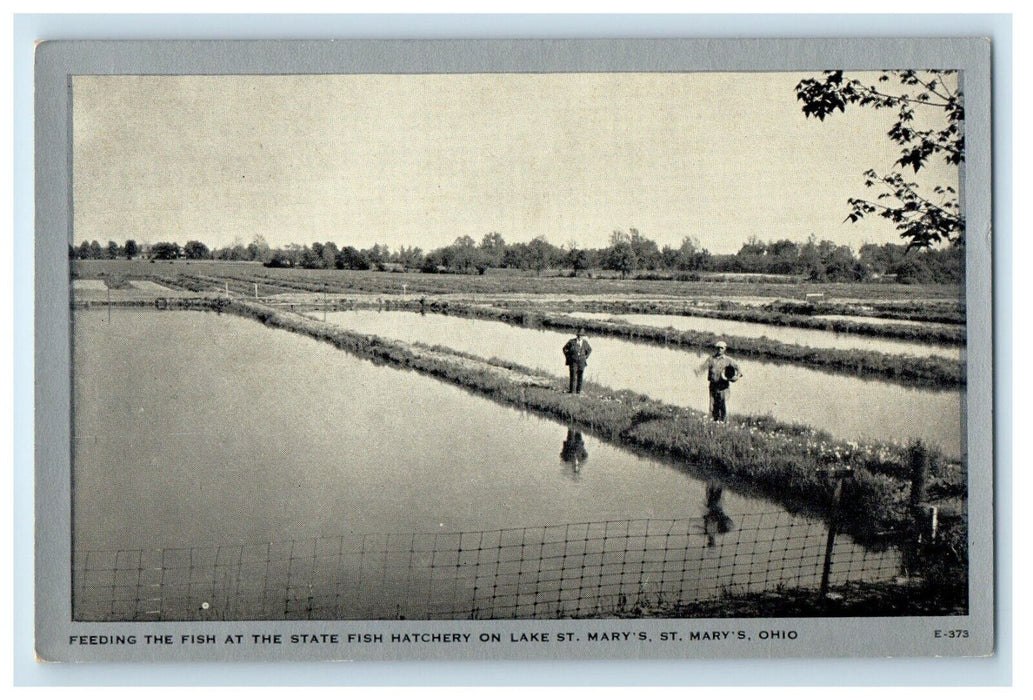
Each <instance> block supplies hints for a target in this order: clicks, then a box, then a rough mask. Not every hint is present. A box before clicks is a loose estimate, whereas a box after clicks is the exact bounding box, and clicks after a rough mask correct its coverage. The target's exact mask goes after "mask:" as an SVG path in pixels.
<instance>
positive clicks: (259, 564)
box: [73, 310, 896, 619]
mask: <svg viewBox="0 0 1033 700" xmlns="http://www.w3.org/2000/svg"><path fill="white" fill-rule="evenodd" d="M74 362H75V364H74V370H75V371H74V414H73V415H74V421H73V428H74V436H75V437H74V440H73V442H74V445H73V459H74V462H73V464H74V466H73V485H74V486H73V548H74V550H75V551H76V552H77V553H78V554H77V555H76V565H75V572H76V573H75V577H74V582H75V591H76V600H77V605H78V608H77V610H78V612H77V615H78V616H79V618H80V619H240V618H254V619H264V618H280V617H288V618H293V617H363V616H373V617H391V616H394V615H396V614H397V613H398V611H399V610H400V609H405V610H407V611H408V612H407V614H406V616H417V617H418V616H432V615H440V616H445V617H447V616H449V615H452V614H456V611H459V612H461V613H462V614H463V615H466V614H468V613H471V610H472V608H471V606H472V607H473V608H476V609H477V612H476V614H478V615H485V614H488V615H498V614H501V615H509V614H513V615H518V616H526V615H535V614H545V615H550V614H556V612H557V611H558V610H561V609H562V610H567V611H568V612H569V611H570V610H571V609H572V606H575V607H576V606H581V605H585V606H588V605H596V604H598V603H599V601H601V600H603V598H607V596H609V597H608V598H607V600H609V601H610V602H611V603H612V601H613V600H615V599H617V597H618V595H619V594H620V593H621V592H624V593H626V592H627V591H626V590H624V588H627V587H629V586H630V587H631V588H635V587H636V586H639V587H641V586H646V585H647V584H648V585H649V586H654V589H653V590H659V589H655V586H656V585H660V584H657V581H658V580H660V581H662V580H663V577H664V576H665V575H666V576H667V582H666V583H665V584H663V585H664V586H666V589H665V590H668V592H670V590H671V589H670V586H672V585H675V586H677V587H679V590H683V592H684V595H704V594H706V595H709V594H711V593H712V594H713V595H717V593H718V592H719V590H720V588H721V587H725V586H733V587H735V586H741V587H742V588H743V590H748V589H757V588H765V587H768V588H770V587H773V586H775V585H779V584H783V583H792V584H795V585H808V586H813V585H815V584H816V578H815V577H816V576H817V573H816V569H815V562H818V561H820V559H821V556H820V554H821V552H822V551H823V546H824V533H825V530H824V527H823V526H822V524H821V523H820V522H818V521H815V520H811V519H806V518H802V517H798V516H790V515H789V514H788V513H786V512H785V511H783V510H782V509H780V508H778V507H777V506H775V505H773V504H771V503H769V502H766V501H763V500H760V499H756V498H749V497H745V496H742V495H739V494H737V493H735V492H734V491H733V490H732V489H731V487H729V488H726V489H724V495H723V504H722V506H723V510H724V513H725V514H726V515H727V516H728V517H729V518H730V520H731V521H732V523H733V525H732V527H731V528H730V530H729V532H727V533H718V534H716V535H715V536H714V541H713V542H711V545H712V546H710V547H708V546H706V537H705V533H704V531H703V530H702V529H701V523H702V522H703V521H702V516H703V515H704V513H705V512H706V511H707V506H706V503H707V485H706V484H705V483H704V481H702V480H701V479H700V478H696V477H694V476H692V475H691V474H690V473H688V472H687V471H685V470H683V469H680V468H676V467H674V466H672V465H669V464H666V463H662V462H659V461H656V460H653V459H648V458H643V457H641V456H637V455H635V454H633V453H631V452H628V451H625V450H622V449H618V448H615V447H613V446H611V445H609V444H606V443H603V442H600V441H598V440H597V439H595V438H594V437H593V436H591V435H589V434H584V435H581V436H580V438H578V437H577V433H576V430H575V429H574V428H573V427H571V426H566V425H563V424H560V423H557V422H555V421H552V420H546V419H542V418H538V417H536V416H534V415H528V414H526V413H522V412H520V411H518V410H516V409H513V408H509V407H503V406H500V405H497V404H495V403H493V402H491V401H489V400H486V399H483V398H480V397H477V396H474V395H472V394H469V393H468V392H466V391H463V390H461V389H459V388H456V387H453V386H450V385H447V384H443V383H441V382H438V381H435V380H433V379H431V378H427V377H423V376H421V375H418V374H416V373H412V372H406V371H401V370H397V369H393V368H387V367H378V366H375V365H373V364H372V363H369V362H365V361H361V360H359V359H357V358H354V357H352V356H350V355H348V354H346V353H344V352H342V351H340V350H336V349H334V348H332V347H331V346H329V345H327V344H322V343H319V342H316V341H314V340H312V339H309V338H306V337H303V336H299V335H295V334H291V333H288V332H286V331H279V330H272V329H267V328H265V327H264V326H262V325H260V324H258V323H255V322H254V321H250V320H245V319H241V318H238V317H234V316H229V315H221V316H220V315H215V314H213V313H207V314H205V313H200V312H162V313H159V312H153V311H151V312H146V311H139V312H133V311H119V312H118V313H115V314H114V315H113V316H112V320H111V322H110V323H109V322H107V321H106V314H105V313H98V312H96V311H88V310H87V311H77V312H75V313H74ZM575 461H576V464H575ZM632 521H634V522H632ZM643 522H645V524H643ZM537 526H549V528H543V527H537ZM550 528H551V529H550ZM640 530H641V532H640ZM386 533H400V534H396V535H389V534H386ZM556 533H566V535H565V536H566V537H567V538H569V540H570V541H569V542H567V541H566V540H564V539H562V536H561V538H560V539H559V540H557V539H555V537H556ZM649 533H652V534H649ZM647 535H648V537H652V538H653V541H654V542H655V543H656V545H657V546H659V545H660V543H661V542H662V543H664V545H665V546H664V549H665V550H667V549H670V548H671V547H670V545H671V543H672V542H674V543H676V544H677V546H678V548H679V549H678V551H679V552H681V554H679V555H678V556H679V557H680V558H675V559H672V560H671V561H670V562H669V566H668V565H665V566H667V569H665V570H664V571H661V572H660V574H659V577H660V578H659V579H657V578H656V576H655V575H654V576H652V578H650V576H651V575H652V574H656V570H655V569H656V566H658V565H657V564H656V563H655V561H654V557H652V556H650V557H646V555H645V554H640V555H639V559H640V560H641V561H640V562H639V564H636V568H635V576H639V577H640V578H641V577H642V576H645V578H646V579H648V581H644V580H638V579H635V580H633V579H632V578H630V576H631V574H628V576H629V578H628V579H627V581H625V574H624V572H623V569H618V570H619V572H620V580H619V581H617V579H614V581H610V582H608V583H605V581H606V580H607V579H606V576H611V577H612V576H615V575H616V574H615V573H614V570H613V567H614V564H613V562H614V561H615V560H613V559H612V558H606V557H605V556H604V554H605V553H606V552H610V551H618V550H620V551H624V550H627V548H628V543H629V542H634V543H636V544H635V546H637V547H640V548H641V547H642V546H643V543H644V542H647V541H648V537H647ZM672 537H673V538H675V539H673V540H672V539H671V538H672ZM786 537H790V538H794V539H792V542H793V545H792V547H793V548H792V550H791V552H790V553H789V554H787V552H789V551H790V550H788V549H787V547H788V545H787V544H786V542H787V541H788V540H785V538H786ZM472 538H475V539H472ZM665 538H666V539H665ZM784 540H785V541H784ZM473 542H476V547H475V546H474V545H473V544H472V543H473ZM773 542H774V543H777V544H773ZM557 543H563V547H564V554H563V558H562V562H563V566H566V568H565V569H563V571H565V572H567V573H565V574H563V575H568V574H569V572H570V571H575V570H576V571H579V572H582V573H579V574H578V576H579V577H580V578H579V579H578V582H577V583H576V585H574V584H571V585H567V584H562V581H564V580H565V579H563V575H561V576H560V582H561V584H562V585H558V584H557V582H556V579H555V578H554V577H553V578H550V577H549V576H548V575H547V573H546V574H543V572H549V571H556V570H558V569H556V567H558V566H560V564H559V563H558V562H560V561H561V560H560V559H559V558H558V557H552V556H546V555H545V552H546V551H547V548H549V547H552V548H555V547H558V546H559V545H558V544H557ZM801 543H802V544H801ZM575 547H580V548H581V549H580V551H575V549H574V548H575ZM622 547H623V549H621V548H622ZM837 547H838V548H839V550H838V551H841V553H842V556H840V557H839V563H837V568H836V572H837V575H838V576H841V577H842V576H847V575H848V574H849V575H856V572H857V571H862V570H864V567H861V568H858V565H857V561H858V560H859V559H858V558H859V557H860V559H864V560H868V559H871V561H873V562H874V564H873V565H872V566H871V567H869V569H868V571H869V573H870V574H871V575H873V576H886V575H889V574H888V573H887V572H891V571H892V570H893V569H894V568H895V566H896V564H895V561H896V560H895V559H894V558H893V557H892V556H890V555H874V554H867V553H864V551H863V550H861V549H860V548H858V547H856V546H855V545H852V544H850V543H849V540H848V539H847V538H841V540H840V543H839V544H838V545H837ZM614 548H616V549H614ZM568 549H569V552H568V551H567V550H568ZM158 550H160V551H158ZM534 551H536V552H537V554H532V552H534ZM568 555H569V557H570V559H569V562H568V559H567V557H568ZM622 556H623V555H622ZM627 556H628V557H631V558H630V559H618V560H616V561H625V562H630V561H632V559H633V558H634V552H632V554H630V555H627ZM493 557H494V558H493ZM535 557H537V558H535ZM773 557H775V558H777V561H775V560H774V559H773ZM787 557H788V559H787ZM887 557H888V558H887ZM872 558H874V559H872ZM646 559H648V560H649V562H653V563H648V562H647V563H648V566H647V565H646V564H643V563H642V562H643V561H646ZM686 561H690V562H691V564H692V565H691V566H688V567H687V566H686V563H685V562H686ZM751 562H753V563H751ZM514 567H516V569H515V570H514ZM571 567H573V568H571ZM593 567H594V568H593ZM686 570H689V571H690V572H694V573H689V574H686V573H684V572H685V571H686ZM584 571H596V572H597V574H595V575H596V578H595V579H593V582H592V583H591V584H590V585H589V584H588V583H586V582H585V580H584V577H585V575H586V574H584ZM773 571H775V572H780V573H778V576H777V577H776V578H774V579H773V578H772V574H771V572H773ZM665 572H666V573H665ZM679 572H680V573H679ZM849 572H853V573H849ZM535 575H537V577H538V578H537V579H534V576H535ZM506 576H509V577H511V578H512V577H516V578H515V579H513V580H514V581H516V583H514V584H512V585H513V586H517V589H519V588H520V586H522V585H524V584H523V583H521V582H523V581H525V580H530V579H534V580H535V581H537V582H538V583H536V584H535V585H536V589H537V588H539V587H540V588H541V591H540V592H539V594H536V595H537V597H536V598H535V599H534V600H533V601H532V602H531V603H528V602H527V598H526V596H525V595H524V593H523V592H521V591H520V590H517V589H514V590H513V591H510V592H506V591H507V590H508V589H507V588H506V586H507V585H510V584H508V583H507V579H506V578H505V577H506ZM486 577H488V578H490V580H491V582H493V583H492V585H491V588H490V590H492V591H493V593H492V595H491V598H490V600H480V599H478V598H477V596H478V595H480V596H482V597H483V596H484V595H485V593H484V592H485V591H486V590H489V588H486V585H487V584H486V583H485V578H486ZM492 577H493V578H492ZM528 577H530V579H529V578H528ZM672 577H673V578H672ZM686 577H687V578H686ZM704 579H705V580H704ZM550 582H551V583H550ZM547 584H548V585H547ZM549 586H552V587H553V588H554V589H555V592H554V594H553V593H550V594H549V595H552V596H553V597H552V598H550V597H549V595H546V592H545V591H546V589H548V590H550V591H551V590H553V588H549ZM613 586H617V588H613ZM622 587H624V588H622ZM285 591H286V593H285ZM478 591H480V592H479V593H478ZM708 591H709V593H708ZM284 596H286V597H285V598H284ZM521 596H524V598H521ZM478 601H479V602H478ZM546 602H547V603H548V606H546V607H541V608H538V607H536V606H538V605H539V604H542V605H544V604H545V603H546ZM528 605H531V606H532V607H531V608H528V607H527V606H528ZM399 606H409V607H403V608H400V607H399ZM585 609H586V610H587V608H585ZM471 614H473V613H471Z"/></svg>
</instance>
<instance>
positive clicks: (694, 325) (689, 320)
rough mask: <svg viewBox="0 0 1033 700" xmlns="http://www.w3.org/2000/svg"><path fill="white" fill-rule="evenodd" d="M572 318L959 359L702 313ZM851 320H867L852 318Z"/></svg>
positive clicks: (910, 345) (941, 350) (956, 351)
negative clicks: (699, 314) (709, 316)
mask: <svg viewBox="0 0 1033 700" xmlns="http://www.w3.org/2000/svg"><path fill="white" fill-rule="evenodd" d="M568 315H569V316H574V317H576V318H590V319H599V320H604V321H607V320H613V321H618V322H622V321H623V322H624V323H630V324H632V325H636V326H651V327H653V328H674V329H675V330H679V331H705V332H708V333H716V334H718V335H728V336H739V337H744V338H761V337H766V338H770V339H771V340H777V341H779V342H780V343H790V344H795V345H803V346H806V347H811V348H834V349H840V350H872V351H874V352H882V353H887V354H890V355H915V356H918V357H921V356H927V355H935V356H938V357H946V358H949V359H952V360H960V359H961V348H960V347H958V346H956V345H955V346H949V345H935V344H928V343H916V342H912V341H907V340H898V339H895V338H876V337H871V336H863V335H851V334H849V333H834V332H832V331H824V330H817V329H814V328H794V327H793V326H775V325H771V324H767V323H751V322H747V321H731V320H728V319H722V318H704V317H702V316H674V315H666V314H609V313H594V312H587V311H578V312H573V313H570V314H568ZM852 320H853V321H855V322H859V321H866V320H867V319H860V318H855V319H852Z"/></svg>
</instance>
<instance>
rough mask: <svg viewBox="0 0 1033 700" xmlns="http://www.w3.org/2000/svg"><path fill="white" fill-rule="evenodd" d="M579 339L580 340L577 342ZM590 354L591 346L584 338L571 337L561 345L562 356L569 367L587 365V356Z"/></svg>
mask: <svg viewBox="0 0 1033 700" xmlns="http://www.w3.org/2000/svg"><path fill="white" fill-rule="evenodd" d="M579 340H580V342H578V341H579ZM591 354H592V346H591V345H589V344H588V341H587V340H585V339H584V338H571V339H570V340H568V341H567V344H566V345H564V346H563V357H565V358H566V360H567V365H568V366H570V367H581V368H584V367H586V366H587V365H588V356H589V355H591Z"/></svg>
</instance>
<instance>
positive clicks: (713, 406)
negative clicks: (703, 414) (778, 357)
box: [697, 340, 742, 422]
mask: <svg viewBox="0 0 1033 700" xmlns="http://www.w3.org/2000/svg"><path fill="white" fill-rule="evenodd" d="M727 347H728V345H727V344H726V343H725V341H723V340H719V341H717V342H716V343H714V354H713V355H712V356H710V357H708V358H707V361H706V362H705V363H704V364H703V365H702V366H701V367H700V370H698V371H697V374H699V373H700V371H701V370H703V369H706V372H707V382H708V383H709V384H710V417H711V418H713V419H714V420H716V421H721V422H724V421H725V419H726V418H727V417H728V394H729V386H730V385H731V383H732V382H734V381H738V379H739V378H740V377H742V371H741V370H740V369H739V365H738V364H736V362H735V360H733V359H732V358H730V357H728V355H726V354H725V349H726V348H727Z"/></svg>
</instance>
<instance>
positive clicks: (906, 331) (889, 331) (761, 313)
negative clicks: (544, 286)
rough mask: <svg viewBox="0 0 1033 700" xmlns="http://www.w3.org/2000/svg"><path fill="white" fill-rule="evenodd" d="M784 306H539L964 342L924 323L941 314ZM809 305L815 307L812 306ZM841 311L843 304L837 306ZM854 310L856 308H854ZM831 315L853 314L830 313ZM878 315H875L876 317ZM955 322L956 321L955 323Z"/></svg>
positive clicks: (952, 331)
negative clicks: (884, 316) (902, 319)
mask: <svg viewBox="0 0 1033 700" xmlns="http://www.w3.org/2000/svg"><path fill="white" fill-rule="evenodd" d="M495 305H496V306H500V307H503V308H510V309H521V308H530V306H531V305H530V304H528V303H525V302H515V303H514V302H498V303H496V304H495ZM776 307H777V308H785V305H784V304H783V305H779V304H775V303H773V304H770V305H765V306H764V307H751V306H744V305H741V304H735V303H731V302H716V303H715V304H713V305H710V306H700V305H699V302H688V303H686V302H670V301H618V300H607V301H603V300H571V301H569V302H559V303H556V302H554V303H546V304H542V305H540V308H547V309H549V310H552V311H566V312H568V313H569V312H573V311H588V312H596V313H611V314H657V315H667V316H696V317H700V318H714V319H722V320H729V321H743V322H746V323H762V324H765V325H770V326H788V327H792V328H807V329H812V330H820V331H829V332H833V333H848V334H851V335H861V336H869V337H877V338H894V339H899V340H910V341H914V342H921V343H937V344H942V345H961V344H964V342H965V327H964V326H963V325H953V326H951V327H944V326H930V325H923V323H926V322H927V321H926V319H927V317H933V318H942V317H943V315H942V314H936V312H928V313H926V314H923V315H922V318H921V319H920V321H916V322H915V323H914V324H910V325H903V324H900V325H898V324H882V323H867V322H865V317H863V316H860V315H858V316H855V318H856V320H854V319H849V320H848V319H823V318H814V315H817V314H816V313H815V314H814V315H811V314H805V313H803V312H798V313H789V312H783V311H778V310H776ZM809 308H814V307H813V306H810V307H809ZM835 308H837V309H839V310H840V311H842V310H843V308H844V307H835ZM851 308H854V309H855V310H857V309H856V307H851ZM829 315H850V314H840V313H837V314H831V312H830V313H829ZM873 317H875V318H878V317H876V316H873ZM952 323H955V324H956V322H952Z"/></svg>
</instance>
